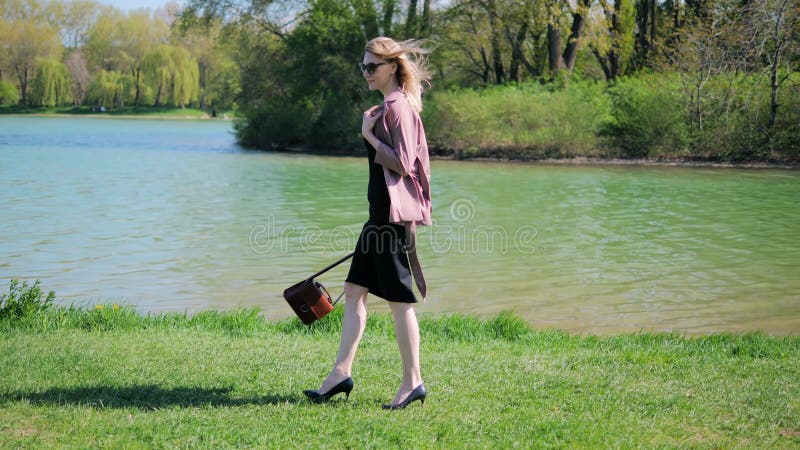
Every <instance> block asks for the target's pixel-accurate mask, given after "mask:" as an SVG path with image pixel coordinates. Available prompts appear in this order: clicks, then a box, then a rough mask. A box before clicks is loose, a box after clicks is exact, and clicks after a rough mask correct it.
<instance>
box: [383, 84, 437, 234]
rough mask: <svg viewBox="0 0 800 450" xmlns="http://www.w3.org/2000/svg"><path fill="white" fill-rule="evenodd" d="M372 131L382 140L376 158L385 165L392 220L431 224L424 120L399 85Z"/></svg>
mask: <svg viewBox="0 0 800 450" xmlns="http://www.w3.org/2000/svg"><path fill="white" fill-rule="evenodd" d="M383 111H384V113H383V116H382V117H381V119H380V120H379V121H378V122H377V123H376V124H375V128H373V132H374V133H375V136H377V138H378V139H379V140H380V141H381V144H380V145H379V146H378V148H377V149H375V162H376V163H378V164H380V165H382V166H383V174H384V177H385V178H386V188H387V190H388V191H389V201H390V203H391V206H390V208H389V222H392V223H405V222H410V224H411V225H412V229H413V228H416V225H431V176H430V173H431V166H430V158H429V156H428V142H427V140H426V139H425V129H424V128H423V127H422V120H421V119H420V117H419V113H417V112H416V111H415V110H414V108H412V107H411V105H410V104H409V103H408V100H407V99H406V94H405V92H404V91H403V90H402V89H401V88H397V89H395V90H394V91H392V92H391V93H389V95H387V96H386V98H385V99H384V101H383Z"/></svg>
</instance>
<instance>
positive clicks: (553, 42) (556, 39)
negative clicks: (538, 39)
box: [547, 24, 564, 80]
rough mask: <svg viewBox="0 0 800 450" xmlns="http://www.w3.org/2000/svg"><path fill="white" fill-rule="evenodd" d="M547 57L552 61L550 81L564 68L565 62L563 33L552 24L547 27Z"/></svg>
mask: <svg viewBox="0 0 800 450" xmlns="http://www.w3.org/2000/svg"><path fill="white" fill-rule="evenodd" d="M547 55H548V59H549V61H550V79H551V80H552V79H554V78H555V77H556V73H558V71H559V70H561V68H562V67H564V60H563V59H561V33H559V32H558V28H557V27H554V26H553V25H551V24H548V25H547Z"/></svg>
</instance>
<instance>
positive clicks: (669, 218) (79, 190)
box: [0, 116, 800, 335]
mask: <svg viewBox="0 0 800 450" xmlns="http://www.w3.org/2000/svg"><path fill="white" fill-rule="evenodd" d="M366 186H367V163H366V156H364V157H363V158H336V157H319V156H305V155H286V154H270V153H262V152H255V151H247V150H243V149H241V148H239V147H237V146H236V145H235V142H234V137H233V135H232V125H231V124H230V123H229V122H213V121H173V120H123V119H97V118H35V117H9V116H0V280H3V283H5V285H6V286H7V283H8V281H9V280H10V279H11V278H20V279H28V280H34V279H37V278H38V279H41V281H42V285H43V287H44V288H45V289H46V290H55V291H56V294H57V297H58V299H59V300H58V301H59V302H61V303H73V302H74V303H79V304H84V305H92V304H96V303H108V302H113V303H126V304H131V305H134V306H135V307H136V308H137V309H138V310H140V311H143V312H144V311H153V312H163V311H189V312H196V311H199V310H204V309H232V308H236V307H246V306H252V305H257V306H259V307H260V308H261V309H262V311H263V312H264V314H265V315H266V316H267V317H269V318H285V317H289V316H290V315H291V310H290V309H289V308H288V306H287V305H286V304H285V303H284V301H283V299H282V297H281V293H282V291H283V289H285V288H286V287H288V286H289V285H291V284H293V283H294V282H296V281H299V280H300V279H302V278H303V277H304V276H307V275H310V274H311V273H312V272H314V271H316V270H317V269H319V268H322V267H324V266H325V265H327V264H328V263H329V262H332V261H334V260H335V259H337V258H338V257H340V256H342V255H345V254H346V253H348V252H349V251H351V249H352V247H353V246H354V245H355V241H356V237H357V235H358V232H359V231H360V229H361V226H362V225H363V223H364V221H365V220H366V218H367V200H366ZM432 193H433V213H434V225H433V226H431V227H425V228H423V229H421V230H420V236H419V250H420V255H421V260H422V264H423V268H424V269H425V274H426V278H427V280H428V285H429V295H428V302H427V303H425V304H422V305H420V306H419V308H418V310H419V311H420V312H422V313H431V314H445V313H475V314H478V315H481V316H489V315H493V314H496V313H498V312H499V311H503V310H509V311H513V312H514V313H516V314H517V315H519V316H520V317H522V318H524V319H525V320H526V321H528V322H529V323H530V324H532V325H533V326H534V327H537V328H559V329H565V330H569V331H572V332H586V333H602V334H609V333H619V332H631V331H638V330H660V331H664V330H671V331H678V332H682V333H684V332H685V333H690V334H695V333H706V332H718V331H744V330H763V331H765V332H767V333H769V334H793V335H796V334H798V333H800V208H798V206H800V204H799V203H800V172H797V171H788V170H744V169H718V168H714V169H698V168H675V167H605V166H603V167H600V166H585V167H581V166H550V165H528V164H512V163H488V162H454V161H438V160H437V161H433V163H432ZM346 270H347V264H345V265H343V266H340V267H339V268H337V269H336V270H334V271H332V272H330V273H328V274H326V275H325V276H323V277H322V280H321V281H323V283H325V284H326V285H328V286H329V287H330V288H331V290H332V291H333V293H334V294H335V295H336V294H338V293H339V292H340V290H341V283H342V280H343V279H344V276H345V275H346ZM6 289H7V287H6V288H3V290H6ZM368 304H369V306H368V307H369V308H370V309H371V310H373V311H375V310H377V311H388V308H387V306H386V304H385V302H384V301H383V300H381V299H379V298H377V297H371V298H370V300H369V302H368Z"/></svg>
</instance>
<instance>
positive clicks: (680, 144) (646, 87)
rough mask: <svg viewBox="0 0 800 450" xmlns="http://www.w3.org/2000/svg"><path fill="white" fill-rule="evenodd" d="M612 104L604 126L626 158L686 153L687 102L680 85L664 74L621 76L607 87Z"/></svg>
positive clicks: (613, 142)
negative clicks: (681, 92) (608, 118)
mask: <svg viewBox="0 0 800 450" xmlns="http://www.w3.org/2000/svg"><path fill="white" fill-rule="evenodd" d="M608 95H609V97H610V100H611V104H612V105H613V107H612V109H611V116H610V120H609V121H608V122H606V123H605V124H604V126H603V129H602V134H603V135H604V136H608V137H610V143H611V144H612V146H614V147H617V148H619V149H620V150H621V151H622V154H621V155H620V156H622V157H626V158H645V157H648V156H651V157H652V156H656V157H669V156H672V157H680V156H686V155H687V151H688V148H687V144H688V142H689V139H688V136H689V133H688V124H687V123H686V119H685V115H684V111H685V109H686V107H685V105H686V102H685V100H684V99H683V98H682V96H681V95H680V88H679V87H678V85H677V84H676V83H675V82H673V81H672V80H670V79H669V78H666V77H664V76H658V75H639V76H637V77H635V78H634V77H627V78H621V79H618V80H617V81H616V82H615V83H614V84H613V85H612V86H610V87H609V89H608Z"/></svg>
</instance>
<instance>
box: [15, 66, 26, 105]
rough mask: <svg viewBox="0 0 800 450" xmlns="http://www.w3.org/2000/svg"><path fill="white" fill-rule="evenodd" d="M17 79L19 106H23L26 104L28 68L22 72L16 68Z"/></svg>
mask: <svg viewBox="0 0 800 450" xmlns="http://www.w3.org/2000/svg"><path fill="white" fill-rule="evenodd" d="M17 78H19V104H20V105H21V106H25V105H26V104H27V103H28V68H27V67H24V68H23V69H22V71H20V70H19V68H17Z"/></svg>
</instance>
